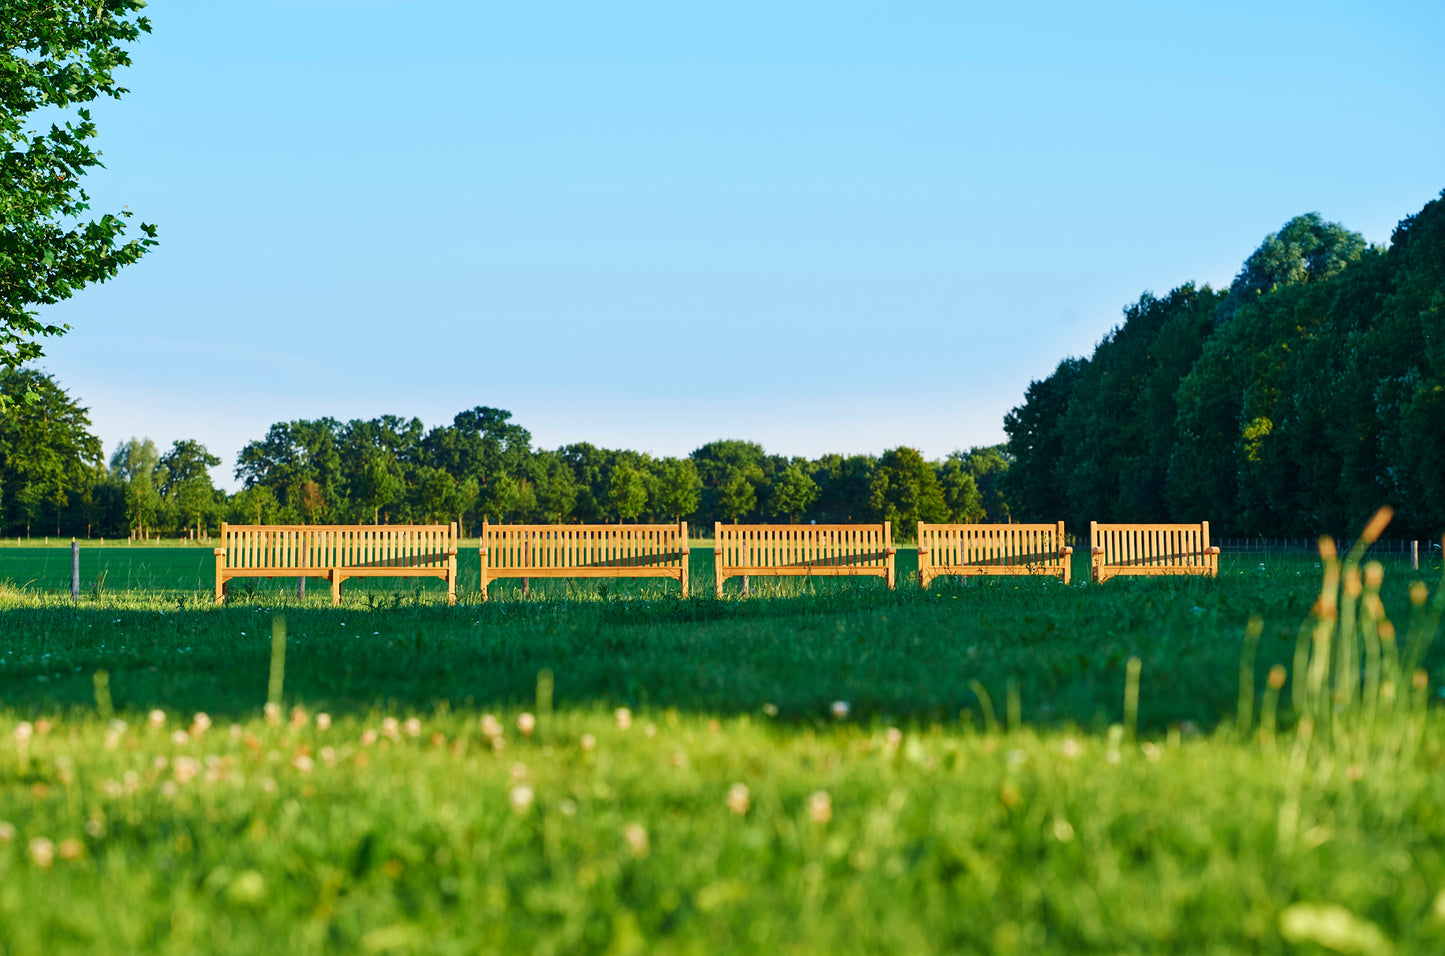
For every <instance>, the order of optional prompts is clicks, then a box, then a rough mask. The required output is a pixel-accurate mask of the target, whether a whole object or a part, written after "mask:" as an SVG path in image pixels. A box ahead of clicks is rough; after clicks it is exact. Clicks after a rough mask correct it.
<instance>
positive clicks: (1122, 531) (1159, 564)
mask: <svg viewBox="0 0 1445 956" xmlns="http://www.w3.org/2000/svg"><path fill="white" fill-rule="evenodd" d="M1089 552H1090V560H1089V565H1090V570H1091V571H1092V574H1093V578H1094V580H1095V581H1096V582H1103V581H1107V580H1108V579H1109V578H1112V577H1117V576H1118V575H1121V574H1130V575H1160V574H1203V575H1209V576H1214V575H1217V574H1218V573H1219V549H1218V548H1216V547H1212V546H1211V545H1210V544H1209V522H1208V521H1204V522H1201V523H1199V524H1100V523H1099V522H1097V521H1094V522H1090V524H1089Z"/></svg>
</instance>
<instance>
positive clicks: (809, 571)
mask: <svg viewBox="0 0 1445 956" xmlns="http://www.w3.org/2000/svg"><path fill="white" fill-rule="evenodd" d="M714 534H715V535H716V536H715V537H714V539H713V558H714V562H713V564H714V567H715V569H716V575H717V596H718V597H722V593H723V582H724V581H726V580H727V579H728V578H731V577H736V576H739V575H741V576H742V577H743V580H744V583H745V584H746V581H747V578H748V577H750V576H752V575H765V576H772V577H778V576H781V575H818V576H823V575H828V576H840V575H846V576H852V575H860V576H863V575H866V576H871V577H880V578H883V579H885V580H886V581H887V582H888V587H889V589H890V590H891V589H892V588H893V555H894V553H895V551H896V549H895V548H894V547H893V528H892V525H891V524H890V523H889V522H887V521H885V522H883V523H882V524H802V525H792V524H723V523H722V522H720V521H719V522H718V523H717V524H716V525H715V526H714Z"/></svg>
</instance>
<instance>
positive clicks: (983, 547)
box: [918, 521, 1074, 588]
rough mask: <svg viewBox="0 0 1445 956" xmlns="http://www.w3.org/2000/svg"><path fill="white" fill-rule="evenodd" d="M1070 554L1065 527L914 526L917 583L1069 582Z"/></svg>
mask: <svg viewBox="0 0 1445 956" xmlns="http://www.w3.org/2000/svg"><path fill="white" fill-rule="evenodd" d="M1073 553H1074V549H1073V548H1071V547H1069V546H1067V545H1066V544H1064V523H1063V522H1062V521H1060V522H1059V523H1057V524H925V523H924V522H921V521H920V522H919V523H918V583H919V585H921V586H922V587H924V588H927V587H928V585H929V582H931V581H932V580H933V579H934V578H936V577H938V576H939V575H944V574H953V575H958V576H968V575H976V574H1047V575H1051V576H1053V577H1056V578H1058V579H1059V580H1060V581H1062V582H1063V583H1064V584H1068V583H1069V577H1070V568H1069V565H1070V564H1071V563H1072V561H1071V558H1072V556H1073Z"/></svg>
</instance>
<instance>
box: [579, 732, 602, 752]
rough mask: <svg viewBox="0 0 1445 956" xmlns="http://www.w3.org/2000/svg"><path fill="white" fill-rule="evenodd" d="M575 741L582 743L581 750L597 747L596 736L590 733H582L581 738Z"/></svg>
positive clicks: (590, 749)
mask: <svg viewBox="0 0 1445 956" xmlns="http://www.w3.org/2000/svg"><path fill="white" fill-rule="evenodd" d="M577 742H578V743H579V744H581V745H582V749H583V750H587V751H592V750H595V749H597V738H596V737H594V736H592V735H591V734H583V735H582V738H581V739H580V740H578V741H577Z"/></svg>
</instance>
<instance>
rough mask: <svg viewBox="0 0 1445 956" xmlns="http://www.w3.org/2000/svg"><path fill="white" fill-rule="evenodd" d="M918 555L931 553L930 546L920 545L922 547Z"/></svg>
mask: <svg viewBox="0 0 1445 956" xmlns="http://www.w3.org/2000/svg"><path fill="white" fill-rule="evenodd" d="M918 553H919V554H929V553H930V552H929V548H928V545H926V544H920V545H919V546H918Z"/></svg>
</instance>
